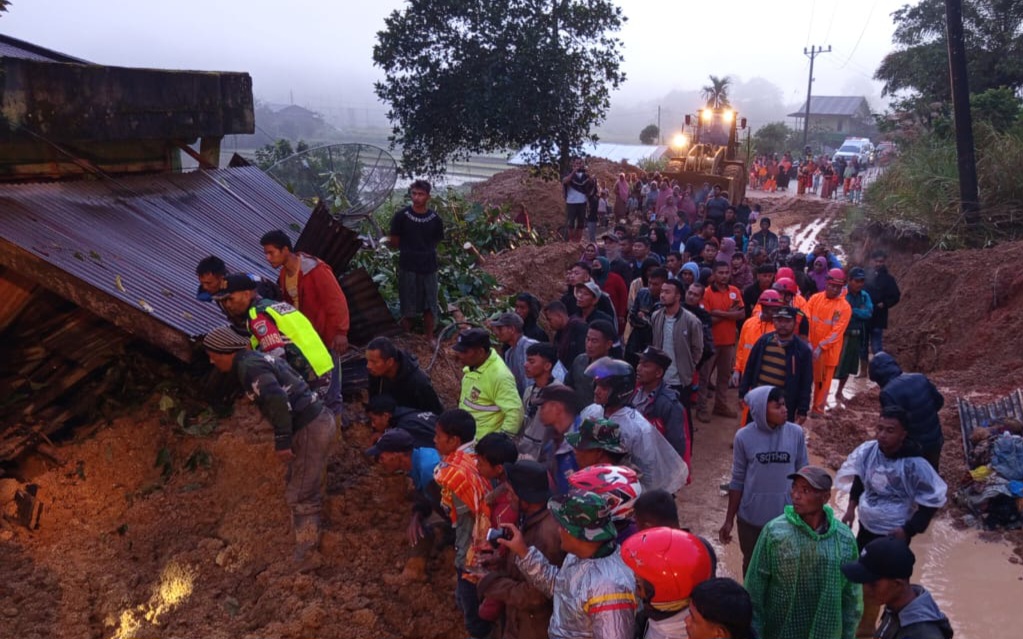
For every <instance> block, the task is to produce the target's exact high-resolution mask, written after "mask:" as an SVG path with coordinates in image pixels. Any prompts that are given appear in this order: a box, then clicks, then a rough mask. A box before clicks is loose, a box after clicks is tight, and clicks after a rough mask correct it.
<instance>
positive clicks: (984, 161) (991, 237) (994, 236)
mask: <svg viewBox="0 0 1023 639" xmlns="http://www.w3.org/2000/svg"><path fill="white" fill-rule="evenodd" d="M974 134H975V138H976V149H977V177H978V180H979V183H980V195H981V223H980V224H979V225H978V226H977V227H975V228H967V227H966V225H965V224H964V223H963V221H962V219H961V216H960V212H959V205H960V200H959V173H958V169H957V165H956V147H955V140H954V139H953V138H952V137H951V136H948V135H943V134H941V133H937V132H930V133H927V134H924V135H921V136H919V137H918V138H916V139H915V140H913V141H912V142H911V143H907V144H905V145H903V146H902V147H901V152H900V155H899V158H898V161H896V162H894V163H893V164H892V165H891V167H890V168H889V169H888V170H887V171H885V172H884V173H882V174H881V175H880V176H879V177H878V178H877V180H876V181H875V182H874V183H872V184H871V185H870V186H869V187H868V188H867V192H866V200H867V203H868V204H869V205H870V207H871V209H872V214H873V215H874V216H876V217H880V218H883V219H887V220H891V221H899V222H900V223H906V222H908V223H911V224H916V225H919V226H921V227H923V228H924V229H926V230H927V232H928V235H929V236H930V237H931V238H932V239H935V240H938V241H939V242H940V243H941V244H942V245H943V246H945V247H946V248H955V247H959V246H983V245H986V244H988V243H989V242H991V241H995V240H1006V239H1016V238H1019V237H1023V218H1021V216H1020V215H1019V209H1020V206H1021V204H1023V183H1021V182H1020V181H1019V180H1018V178H1017V176H1018V171H1019V167H1020V166H1023V136H1020V135H1016V134H1013V133H1001V132H998V131H997V130H995V129H994V128H993V127H991V126H990V125H988V124H985V123H980V124H979V125H978V126H976V127H975V130H974Z"/></svg>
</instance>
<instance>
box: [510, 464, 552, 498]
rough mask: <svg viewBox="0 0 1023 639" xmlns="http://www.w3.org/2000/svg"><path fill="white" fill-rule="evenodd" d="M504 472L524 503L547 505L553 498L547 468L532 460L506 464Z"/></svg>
mask: <svg viewBox="0 0 1023 639" xmlns="http://www.w3.org/2000/svg"><path fill="white" fill-rule="evenodd" d="M504 472H505V474H506V475H507V477H508V483H509V484H511V487H512V490H514V491H515V494H516V495H518V498H519V499H521V500H522V501H525V502H528V503H530V504H545V503H547V500H548V499H550V498H551V483H550V479H549V477H548V475H547V467H546V466H544V465H543V464H541V463H539V462H535V461H532V460H528V459H527V460H522V461H517V462H515V463H514V464H505V465H504Z"/></svg>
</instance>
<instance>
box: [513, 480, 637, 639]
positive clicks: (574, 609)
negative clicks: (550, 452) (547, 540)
mask: <svg viewBox="0 0 1023 639" xmlns="http://www.w3.org/2000/svg"><path fill="white" fill-rule="evenodd" d="M547 507H548V508H549V509H550V511H551V514H552V515H553V516H554V519H555V520H557V522H558V525H559V526H560V529H559V531H558V534H559V535H560V536H561V549H562V550H563V551H564V552H565V553H566V557H565V561H564V563H563V564H562V565H561V567H560V568H559V567H558V566H555V565H553V564H552V563H551V562H549V561H548V560H547V558H546V557H544V555H543V553H542V552H540V550H539V549H537V548H536V547H528V546H527V545H526V543H525V541H524V540H523V537H522V532H521V531H519V529H518V528H517V527H516V526H514V525H512V524H502V527H503V528H505V529H506V530H508V531H510V534H511V538H510V539H501V540H500V541H499V542H498V543H500V544H501V545H502V546H505V547H506V548H508V550H509V551H510V552H511V553H512V554H513V555H515V557H516V560H515V565H516V566H517V567H518V568H519V570H521V571H522V574H523V575H525V577H526V580H527V581H528V582H529V583H530V584H532V585H533V586H534V587H535V588H536V589H537V590H540V591H541V592H542V593H543V594H544V595H545V596H546V597H549V598H550V599H552V600H553V604H554V609H553V613H552V615H551V621H550V624H549V625H548V627H547V633H548V635H547V636H549V637H550V638H551V639H633V633H634V631H635V623H636V606H637V602H636V594H635V591H636V579H635V577H634V576H633V574H632V571H631V570H629V568H628V567H627V566H626V565H625V562H623V561H622V556H621V551H620V549H619V547H618V545H617V544H616V543H615V537H616V532H615V527H614V523H613V522H612V521H611V508H610V507H609V506H608V503H607V501H606V500H605V499H604V498H603V497H601V496H600V495H598V494H596V493H592V492H587V491H583V490H578V489H576V490H572V491H570V492H568V493H567V494H565V495H561V496H558V497H553V498H551V500H550V501H549V502H548V503H547Z"/></svg>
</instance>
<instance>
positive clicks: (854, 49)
mask: <svg viewBox="0 0 1023 639" xmlns="http://www.w3.org/2000/svg"><path fill="white" fill-rule="evenodd" d="M876 8H877V0H874V3H873V4H871V5H870V11H868V12H867V21H866V22H864V23H863V29H861V30H860V37H858V38H856V44H855V45H853V48H852V52H851V53H850V54H849V57H848V58H846V59H845V62H843V63H842V66H840V67H838V68H839V69H844V68H845V65H847V64H849V61H850V60H852V57H853V56H854V55H855V54H856V49H858V48H860V42H862V41H863V35H864V34H865V33H866V32H867V27H869V26H870V19H871V18H872V17H874V9H876Z"/></svg>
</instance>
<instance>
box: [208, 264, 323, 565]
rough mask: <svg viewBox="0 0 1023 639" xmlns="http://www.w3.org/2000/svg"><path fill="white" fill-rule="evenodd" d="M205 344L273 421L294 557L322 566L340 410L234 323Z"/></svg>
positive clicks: (213, 333)
mask: <svg viewBox="0 0 1023 639" xmlns="http://www.w3.org/2000/svg"><path fill="white" fill-rule="evenodd" d="M246 279H248V277H247V276H246ZM203 347H204V348H205V349H206V353H207V354H208V355H209V358H210V363H211V364H213V366H214V367H215V368H216V369H217V370H218V371H220V372H221V373H231V374H234V375H237V376H238V382H239V383H240V385H241V387H242V389H244V390H245V393H246V395H247V396H248V398H249V399H250V400H252V401H254V402H255V403H256V405H257V406H259V412H260V413H262V415H263V417H264V418H265V419H266V420H267V421H268V422H270V425H271V426H272V427H273V431H274V450H275V451H276V452H277V459H279V460H280V461H281V462H282V463H283V464H286V465H287V473H286V475H285V477H286V479H285V482H286V488H285V491H284V498H285V500H286V501H287V503H288V506H290V507H291V523H292V528H293V529H294V531H295V553H294V559H295V562H296V564H297V565H298V567H299V570H303V571H305V570H314V569H316V568H318V567H319V566H320V565H322V563H323V560H322V558H321V557H320V554H319V550H318V548H319V544H320V524H321V522H320V512H321V511H322V510H323V481H322V479H323V476H324V474H325V473H326V472H327V457H328V455H329V454H330V449H331V445H332V444H333V442H334V440H335V436H336V433H337V427H336V425H335V422H334V416H333V415H332V414H331V413H330V411H328V410H326V409H325V408H324V406H323V403H322V402H321V401H320V399H319V397H317V395H316V393H314V392H313V391H311V390H310V389H309V386H308V384H306V383H305V381H304V380H303V379H302V377H301V376H300V375H299V374H298V373H296V372H295V370H294V369H293V368H291V366H289V365H288V363H287V362H286V361H284V360H283V359H280V358H278V357H274V356H272V355H268V354H266V353H258V352H255V351H252V350H249V347H250V343H249V340H248V338H245V337H242V336H240V335H238V333H236V332H235V331H234V330H233V329H232V328H231V327H230V326H222V327H220V328H216V329H213V330H212V331H210V332H209V333H208V334H207V335H206V337H205V338H204V339H203Z"/></svg>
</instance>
